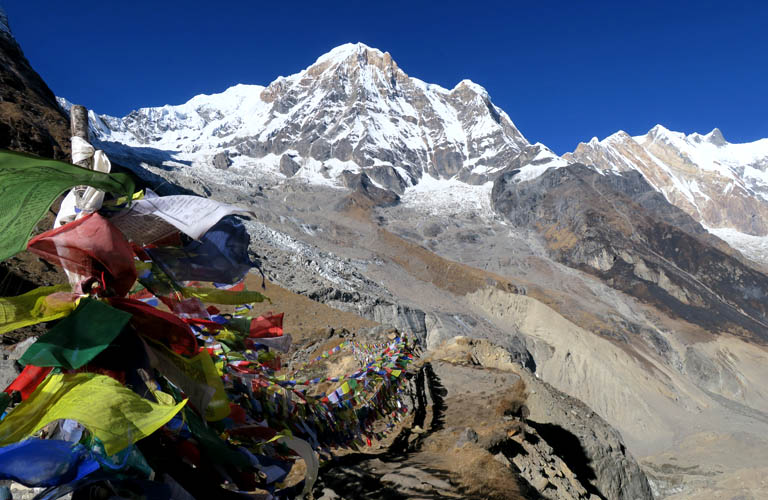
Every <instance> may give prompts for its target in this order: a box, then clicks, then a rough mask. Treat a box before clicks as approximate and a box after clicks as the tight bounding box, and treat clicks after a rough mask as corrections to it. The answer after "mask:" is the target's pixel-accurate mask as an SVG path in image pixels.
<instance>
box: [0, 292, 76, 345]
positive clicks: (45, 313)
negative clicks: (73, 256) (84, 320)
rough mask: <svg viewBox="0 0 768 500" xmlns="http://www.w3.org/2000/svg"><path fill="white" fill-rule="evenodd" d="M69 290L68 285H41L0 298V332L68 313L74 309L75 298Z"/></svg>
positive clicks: (53, 318) (57, 317)
mask: <svg viewBox="0 0 768 500" xmlns="http://www.w3.org/2000/svg"><path fill="white" fill-rule="evenodd" d="M69 291H70V288H69V285H55V286H43V287H40V288H35V289H34V290H32V291H30V292H27V293H25V294H24V295H18V296H16V297H2V298H0V334H3V333H7V332H10V331H12V330H16V329H17V328H22V327H24V326H29V325H36V324H37V323H42V322H44V321H53V320H55V319H59V318H63V317H64V316H66V315H68V314H69V313H71V312H72V311H73V310H74V309H75V298H76V296H75V295H74V294H72V293H66V292H69Z"/></svg>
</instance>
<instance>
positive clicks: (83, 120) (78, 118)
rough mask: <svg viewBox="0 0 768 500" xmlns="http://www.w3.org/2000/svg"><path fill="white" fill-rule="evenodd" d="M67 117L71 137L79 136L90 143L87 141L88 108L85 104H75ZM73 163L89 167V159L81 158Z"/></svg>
mask: <svg viewBox="0 0 768 500" xmlns="http://www.w3.org/2000/svg"><path fill="white" fill-rule="evenodd" d="M69 119H70V127H71V132H72V137H79V138H81V139H83V140H84V141H86V142H88V143H90V141H88V109H86V107H85V106H80V105H79V104H75V105H74V106H72V109H71V110H70V112H69ZM72 160H73V161H74V158H73V159H72ZM75 165H79V166H81V167H85V168H91V159H88V160H81V161H79V162H78V163H76V164H75Z"/></svg>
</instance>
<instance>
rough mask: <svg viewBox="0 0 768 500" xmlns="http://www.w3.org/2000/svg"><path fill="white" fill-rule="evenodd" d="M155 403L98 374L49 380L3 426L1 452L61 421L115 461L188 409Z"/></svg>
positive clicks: (72, 375) (64, 376)
mask: <svg viewBox="0 0 768 500" xmlns="http://www.w3.org/2000/svg"><path fill="white" fill-rule="evenodd" d="M186 402H187V400H186V399H185V400H184V401H182V402H181V403H179V404H177V405H162V404H157V403H152V402H150V401H148V400H146V399H144V398H142V397H141V396H139V395H138V394H136V393H135V392H133V391H131V390H130V389H128V388H126V387H124V386H123V385H122V384H120V382H118V381H117V380H115V379H113V378H111V377H107V376H106V375H98V374H95V373H74V374H66V375H63V374H56V375H50V376H49V377H48V378H47V379H45V380H44V381H43V383H42V384H40V386H39V387H38V388H37V389H36V390H35V392H33V393H32V395H31V396H30V397H29V399H27V400H26V401H24V402H22V403H21V404H20V405H19V406H18V407H17V408H16V409H15V410H13V411H12V412H11V413H10V414H9V415H8V417H6V418H5V420H3V421H2V422H0V446H6V445H9V444H12V443H15V442H18V441H21V440H22V439H24V438H27V437H29V436H31V435H33V434H34V433H35V432H37V431H38V430H40V429H41V428H43V427H44V426H46V425H48V424H49V423H50V422H53V421H54V420H58V419H67V418H68V419H72V420H76V421H78V422H80V423H81V424H83V425H84V426H85V427H86V428H87V429H88V430H89V431H90V432H91V433H92V434H93V435H94V436H96V437H97V438H99V439H100V440H101V441H102V443H104V449H105V450H106V452H107V454H108V455H114V454H115V453H117V452H119V451H120V450H122V449H124V448H126V447H128V446H130V445H131V444H133V443H135V442H136V441H138V440H139V439H142V438H145V437H147V436H149V435H150V434H152V433H153V432H155V431H156V430H157V429H159V428H160V427H162V426H163V425H165V423H166V422H168V421H169V420H170V419H172V418H173V416H174V415H176V414H177V413H178V412H179V411H180V410H181V409H182V407H183V406H184V405H185V404H186Z"/></svg>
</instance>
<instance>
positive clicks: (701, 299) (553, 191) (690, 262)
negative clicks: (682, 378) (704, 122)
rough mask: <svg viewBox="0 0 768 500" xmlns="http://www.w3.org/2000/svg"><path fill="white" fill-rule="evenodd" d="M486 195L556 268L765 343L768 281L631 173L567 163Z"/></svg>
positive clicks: (504, 180)
mask: <svg viewBox="0 0 768 500" xmlns="http://www.w3.org/2000/svg"><path fill="white" fill-rule="evenodd" d="M515 174H516V171H514V170H513V171H510V172H507V173H506V174H504V175H503V176H501V177H499V178H498V179H497V180H496V182H495V183H494V186H493V192H492V203H493V206H494V209H495V210H497V211H498V212H499V213H500V214H502V215H504V216H505V217H506V218H508V219H509V220H510V221H512V222H513V223H514V224H516V225H518V226H523V227H529V228H533V229H535V230H536V231H537V232H538V233H539V234H540V235H541V236H542V237H543V239H544V241H545V242H546V246H547V248H548V250H549V252H550V254H551V255H552V257H553V258H555V259H556V260H558V261H560V262H562V263H564V264H566V265H568V266H571V267H574V268H577V269H581V270H583V271H585V272H588V273H590V274H593V275H596V276H599V277H600V278H602V279H603V280H604V281H605V282H606V283H607V284H609V285H610V286H612V287H613V288H616V289H618V290H621V291H623V292H626V293H629V294H630V295H633V296H635V297H637V298H639V299H641V300H642V301H644V302H646V303H649V304H652V305H654V306H656V307H657V308H659V309H661V310H663V311H665V312H667V313H669V314H671V315H673V316H677V317H680V318H683V319H685V320H686V321H689V322H691V323H694V324H697V325H700V326H702V327H704V328H705V329H707V330H709V331H711V332H726V331H727V332H730V333H735V334H738V335H742V336H744V337H747V338H750V339H754V340H759V341H760V342H766V341H768V335H767V334H766V333H765V332H766V323H768V307H767V306H766V301H765V299H766V297H767V296H768V277H767V276H765V275H764V274H762V273H760V272H758V271H756V270H755V269H753V268H751V267H749V266H748V265H746V264H745V263H744V262H743V260H742V259H741V258H740V256H739V255H738V254H737V253H736V252H734V251H733V250H732V249H730V248H729V247H728V246H727V245H725V244H724V243H723V242H722V241H720V240H718V239H717V238H714V237H712V236H711V235H708V234H707V233H706V231H705V230H704V229H703V228H702V227H701V226H700V225H699V224H698V223H697V222H695V221H694V220H693V219H692V218H691V217H690V216H688V215H687V214H685V213H684V212H683V211H682V210H680V209H678V208H676V207H674V206H673V205H671V204H669V203H668V202H666V200H665V199H664V198H663V197H662V196H661V195H658V194H656V193H654V190H653V189H652V188H651V187H650V186H649V185H648V183H647V182H646V181H645V180H644V179H643V178H642V176H641V175H640V174H638V173H636V172H626V173H622V174H615V173H606V174H601V173H599V172H598V171H596V170H594V169H591V168H588V167H586V166H584V165H581V164H572V165H570V166H568V167H565V168H561V169H552V170H549V171H547V172H546V173H545V174H543V175H541V176H540V177H538V178H536V179H532V180H530V181H524V182H516V180H515Z"/></svg>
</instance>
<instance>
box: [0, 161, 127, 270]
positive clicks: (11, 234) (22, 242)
mask: <svg viewBox="0 0 768 500" xmlns="http://www.w3.org/2000/svg"><path fill="white" fill-rule="evenodd" d="M80 185H86V186H92V187H95V188H98V189H101V190H103V191H107V192H110V193H115V194H118V195H127V196H130V195H131V194H132V193H133V181H132V180H131V178H130V177H129V176H128V175H125V174H105V173H102V172H95V171H93V170H88V169H85V168H82V167H78V166H75V165H71V164H69V163H64V162H61V161H57V160H48V159H43V158H39V157H36V156H32V155H27V154H23V153H15V152H11V151H5V150H0V261H2V260H5V259H7V258H9V257H11V256H13V255H15V254H16V253H18V252H20V251H22V250H24V248H25V247H26V245H27V240H28V239H29V236H30V235H31V234H32V231H33V230H34V228H35V225H37V223H38V221H39V220H40V219H41V218H42V217H43V216H44V215H45V213H46V212H47V211H48V209H49V208H50V207H51V205H52V204H53V202H54V201H55V200H56V198H58V197H59V196H60V195H61V194H63V193H64V192H65V191H66V190H67V189H69V188H71V187H73V186H80Z"/></svg>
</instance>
